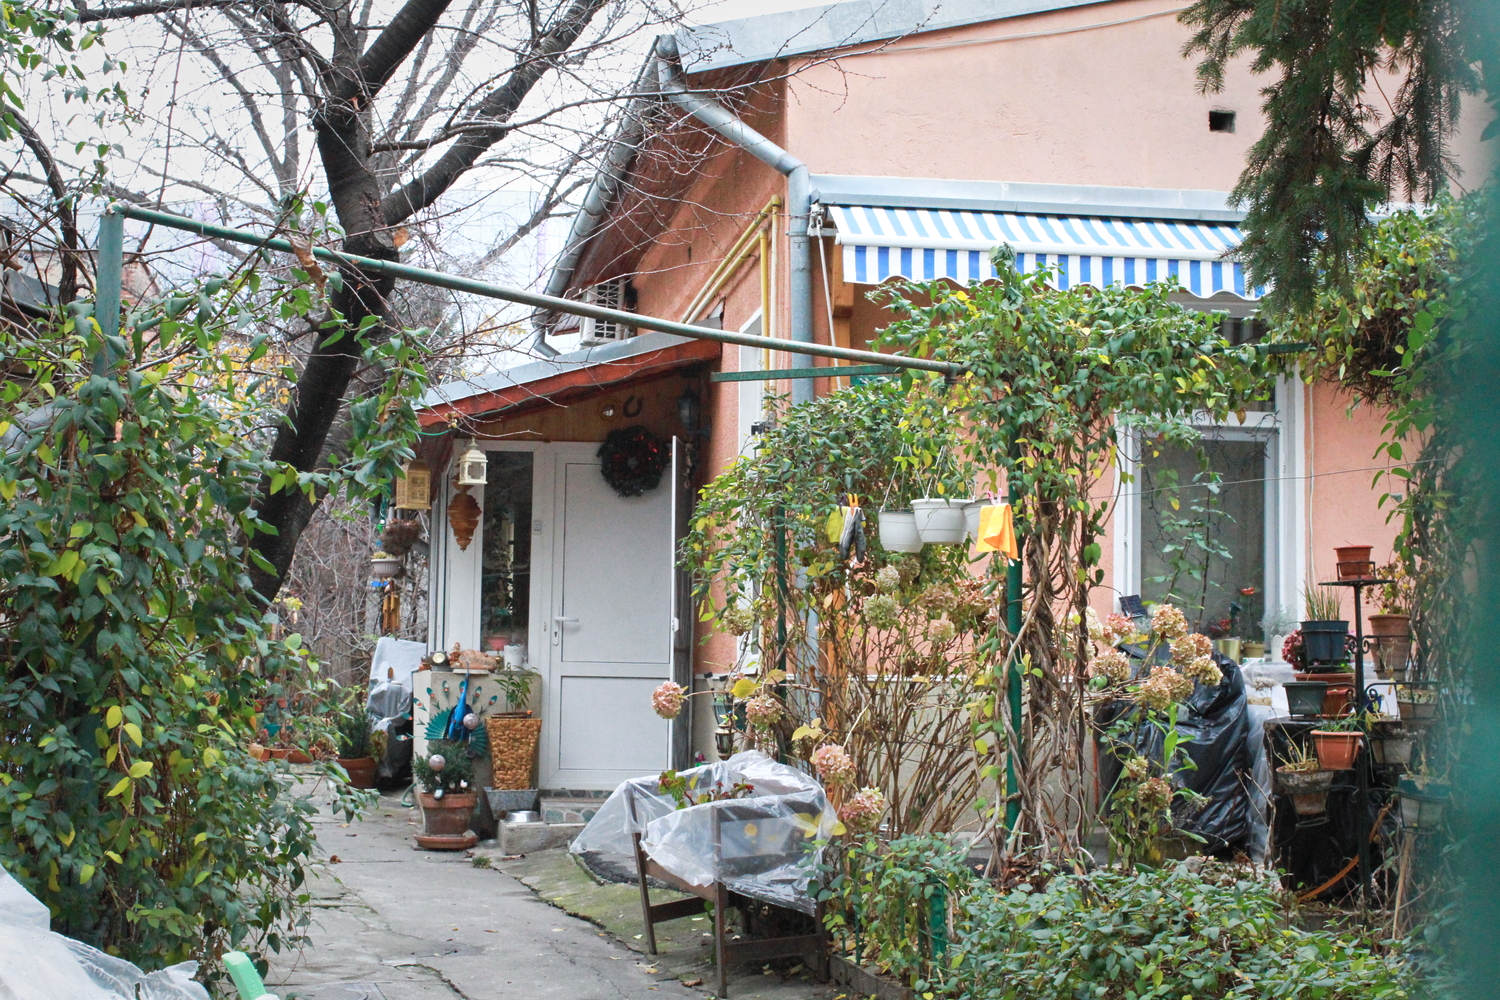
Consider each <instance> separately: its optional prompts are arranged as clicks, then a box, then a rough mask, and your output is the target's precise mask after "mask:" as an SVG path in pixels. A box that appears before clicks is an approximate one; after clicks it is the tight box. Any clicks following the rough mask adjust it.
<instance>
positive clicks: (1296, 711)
mask: <svg viewBox="0 0 1500 1000" xmlns="http://www.w3.org/2000/svg"><path fill="white" fill-rule="evenodd" d="M1282 687H1283V688H1285V689H1286V705H1287V711H1289V712H1290V713H1291V714H1292V715H1322V714H1323V696H1324V695H1325V694H1327V693H1328V682H1327V681H1288V682H1287V683H1285V684H1283V685H1282Z"/></svg>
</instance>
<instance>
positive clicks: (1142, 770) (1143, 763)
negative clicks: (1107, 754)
mask: <svg viewBox="0 0 1500 1000" xmlns="http://www.w3.org/2000/svg"><path fill="white" fill-rule="evenodd" d="M1122 773H1123V774H1124V775H1125V777H1126V778H1129V779H1130V780H1131V781H1141V780H1142V779H1144V778H1145V777H1147V776H1148V775H1149V774H1150V773H1151V762H1150V761H1148V760H1147V759H1146V758H1144V757H1132V758H1130V759H1129V760H1127V761H1126V762H1125V768H1124V770H1123V772H1122Z"/></svg>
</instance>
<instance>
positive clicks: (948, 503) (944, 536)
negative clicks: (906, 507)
mask: <svg viewBox="0 0 1500 1000" xmlns="http://www.w3.org/2000/svg"><path fill="white" fill-rule="evenodd" d="M969 503H970V501H969V500H968V498H964V499H962V500H956V499H955V500H950V499H947V498H945V497H924V498H923V499H921V500H913V501H912V502H911V509H912V513H913V514H914V515H916V520H917V535H918V536H919V537H921V539H922V541H923V543H924V544H927V545H956V544H958V543H959V542H962V541H964V540H965V539H966V538H968V537H969V524H968V518H967V517H966V516H965V511H964V508H965V507H967V506H968V505H969ZM975 527H976V530H977V527H978V525H976V526H975Z"/></svg>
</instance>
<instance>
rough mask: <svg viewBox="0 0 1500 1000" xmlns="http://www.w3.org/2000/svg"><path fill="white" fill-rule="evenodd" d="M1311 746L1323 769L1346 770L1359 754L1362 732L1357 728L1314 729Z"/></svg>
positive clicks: (1362, 739) (1352, 764)
mask: <svg viewBox="0 0 1500 1000" xmlns="http://www.w3.org/2000/svg"><path fill="white" fill-rule="evenodd" d="M1312 739H1313V746H1314V747H1315V748H1316V749H1317V752H1318V766H1319V767H1321V768H1322V769H1323V770H1325V771H1348V770H1350V769H1351V768H1353V767H1354V758H1356V757H1358V756H1359V746H1360V744H1361V743H1362V742H1363V741H1364V734H1363V733H1361V732H1359V731H1357V730H1332V731H1331V730H1324V729H1314V730H1313V732H1312Z"/></svg>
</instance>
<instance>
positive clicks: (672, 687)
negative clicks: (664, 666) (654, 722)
mask: <svg viewBox="0 0 1500 1000" xmlns="http://www.w3.org/2000/svg"><path fill="white" fill-rule="evenodd" d="M686 700H687V691H685V690H684V689H683V687H682V685H681V684H677V683H675V682H673V681H663V682H662V683H661V685H660V686H659V687H658V688H657V689H656V690H655V691H652V692H651V708H652V709H653V710H654V711H655V712H656V714H657V715H659V716H661V717H662V718H663V719H675V718H677V715H678V713H679V712H681V711H682V705H683V702H685V701H686Z"/></svg>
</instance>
